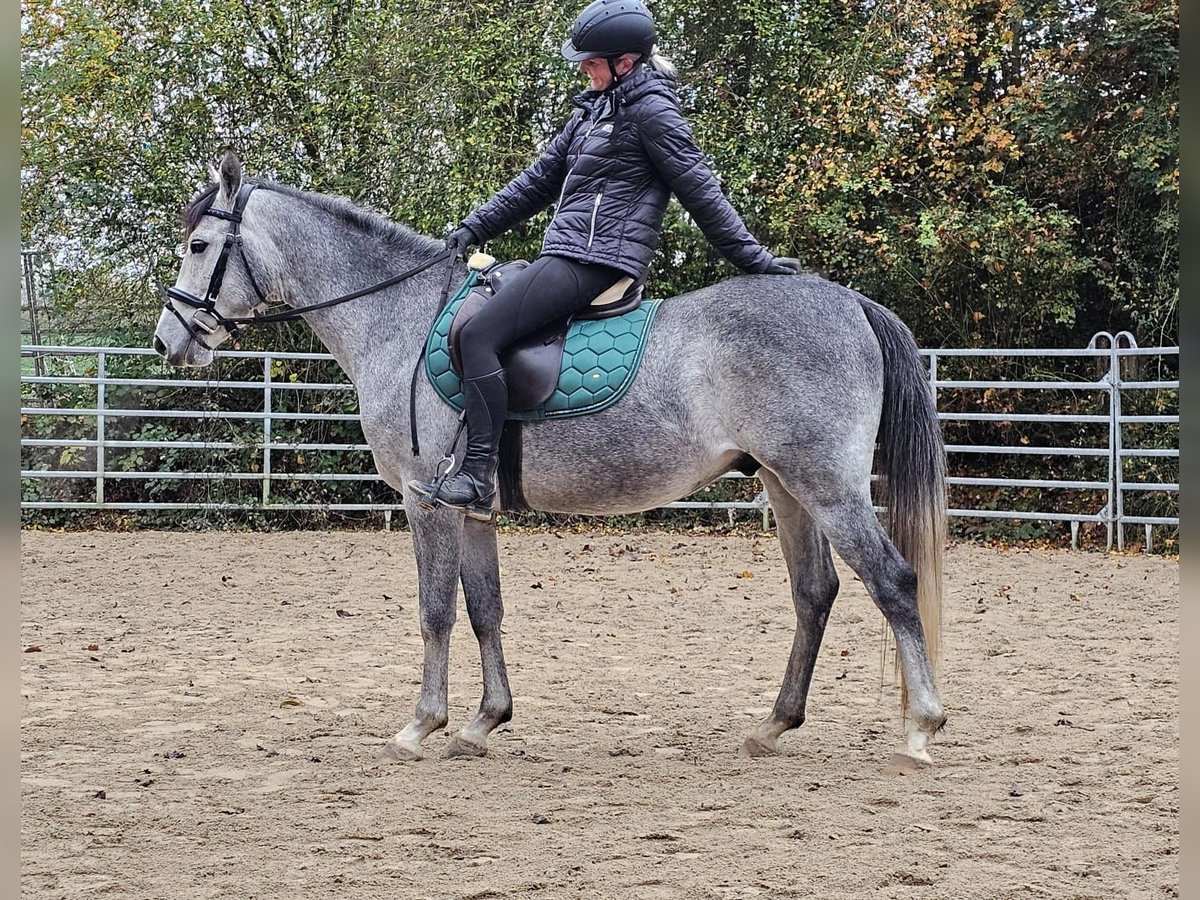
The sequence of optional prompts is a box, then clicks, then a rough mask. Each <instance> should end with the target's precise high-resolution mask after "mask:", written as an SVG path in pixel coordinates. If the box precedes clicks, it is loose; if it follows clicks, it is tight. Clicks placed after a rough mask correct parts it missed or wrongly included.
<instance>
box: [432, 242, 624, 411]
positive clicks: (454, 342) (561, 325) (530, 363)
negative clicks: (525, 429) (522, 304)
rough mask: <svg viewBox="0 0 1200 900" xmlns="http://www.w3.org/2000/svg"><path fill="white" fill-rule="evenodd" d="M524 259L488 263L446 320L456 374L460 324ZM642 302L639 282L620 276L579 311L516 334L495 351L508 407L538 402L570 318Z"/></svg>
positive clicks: (552, 381) (553, 377)
mask: <svg viewBox="0 0 1200 900" xmlns="http://www.w3.org/2000/svg"><path fill="white" fill-rule="evenodd" d="M528 265H529V263H528V262H526V261H525V260H523V259H517V260H513V261H512V262H507V263H492V264H491V265H489V266H487V267H486V268H484V269H482V270H481V271H480V279H479V283H478V284H477V285H476V286H475V287H474V288H472V289H471V292H470V293H469V294H467V296H466V299H464V300H463V302H462V305H461V306H459V308H458V311H457V312H456V313H455V314H454V320H453V321H452V322H451V323H450V336H449V343H450V367H451V368H452V369H453V370H454V372H455V374H456V375H458V376H459V377H460V378H461V377H462V374H463V370H462V357H461V355H460V354H459V349H458V341H459V336H460V335H461V334H462V329H463V326H464V325H466V324H467V322H469V321H470V320H471V318H472V317H473V316H474V315H475V314H476V313H478V312H479V311H480V310H481V309H483V305H484V304H485V303H488V302H490V301H491V299H492V296H493V295H494V294H495V293H496V291H498V290H499V289H500V287H501V286H502V285H503V284H504V279H505V277H506V276H510V275H512V274H513V273H514V272H519V271H521V269H524V268H526V267H527V266H528ZM641 302H642V283H641V282H640V281H637V282H635V281H634V280H633V278H631V277H626V278H622V279H621V280H620V281H618V282H617V283H616V284H614V285H613V286H612V287H610V288H609V289H608V290H606V291H605V292H604V293H602V294H601V295H600V296H598V297H597V298H596V299H595V300H593V301H592V304H591V305H590V306H589V307H588V308H587V309H585V310H583V311H582V312H579V313H576V314H575V315H574V316H568V317H566V318H564V319H561V320H559V321H557V322H551V323H550V324H549V325H547V326H546V327H544V328H542V329H541V330H539V331H535V332H534V333H533V334H531V335H529V336H528V337H525V338H522V339H521V340H519V341H517V342H516V343H515V344H513V345H511V346H510V347H508V348H506V349H505V350H504V351H503V352H502V353H501V354H500V364H501V365H502V366H504V369H505V371H506V372H507V373H508V408H509V409H511V410H518V411H519V410H528V409H536V408H537V407H539V406H541V405H542V404H543V403H545V402H546V400H548V399H549V397H550V395H551V394H552V393H554V388H555V387H556V386H557V385H558V378H559V372H560V369H561V368H562V356H563V345H564V344H565V343H566V340H567V330H568V329H569V328H570V327H571V323H572V322H574V321H579V320H584V319H607V318H609V317H610V316H620V315H623V314H625V313H627V312H631V311H633V310H635V309H637V308H638V305H639V304H640V303H641Z"/></svg>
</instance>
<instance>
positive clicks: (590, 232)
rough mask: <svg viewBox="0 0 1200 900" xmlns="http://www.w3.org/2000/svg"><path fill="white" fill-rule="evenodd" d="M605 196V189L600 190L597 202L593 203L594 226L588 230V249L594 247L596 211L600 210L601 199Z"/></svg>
mask: <svg viewBox="0 0 1200 900" xmlns="http://www.w3.org/2000/svg"><path fill="white" fill-rule="evenodd" d="M603 197H604V191H599V192H597V194H596V202H595V203H593V204H592V227H591V228H590V229H589V230H588V242H587V245H588V249H589V250H591V249H592V241H594V240H595V239H596V213H598V212H600V201H601V199H603Z"/></svg>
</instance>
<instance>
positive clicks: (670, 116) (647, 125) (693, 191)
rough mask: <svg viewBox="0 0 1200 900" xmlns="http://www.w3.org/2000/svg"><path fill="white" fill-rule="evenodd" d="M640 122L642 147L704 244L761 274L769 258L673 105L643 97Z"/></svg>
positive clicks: (745, 267) (660, 99)
mask: <svg viewBox="0 0 1200 900" xmlns="http://www.w3.org/2000/svg"><path fill="white" fill-rule="evenodd" d="M643 104H644V108H643V109H642V110H639V111H640V112H641V113H642V117H641V121H640V133H641V138H642V146H643V148H644V149H645V151H646V155H647V156H648V157H649V158H650V160H651V162H653V163H654V165H655V168H657V169H658V171H659V173H660V174H661V175H662V177H663V179H664V180H665V181H666V182H667V186H668V187H670V189H671V192H672V193H673V194H674V195H675V196H676V197H678V198H679V202H680V203H682V204H683V208H684V209H686V210H687V211H688V212H689V213H690V214H691V216H692V218H693V219H695V221H696V224H697V225H699V226H700V230H701V231H703V232H704V236H705V237H706V238H708V240H709V242H710V243H711V244H712V245H713V246H714V247H716V248H717V250H718V251H719V252H720V253H721V255H722V256H724V257H725V258H726V259H727V260H729V262H730V263H732V264H733V265H735V266H737V267H738V268H739V269H741V270H742V271H743V272H763V271H766V269H767V267H768V266H770V264H771V260H772V258H773V257H772V256H771V254H770V252H768V251H767V249H766V248H765V247H763V246H762V244H760V243H759V242H758V241H757V240H755V238H754V235H752V234H751V233H750V232H749V230H748V229H747V228H746V225H745V223H744V222H743V221H742V217H741V216H739V215H738V214H737V210H735V209H734V208H733V206H732V204H730V202H729V200H728V199H726V197H725V195H724V194H723V193H721V185H720V184H719V183H718V181H717V179H716V176H715V175H714V174H713V171H712V169H711V168H710V166H709V164H708V160H707V159H706V158H705V156H704V153H703V152H701V150H700V148H699V147H697V146H696V141H695V140H694V139H693V138H692V130H691V128H690V127H688V123H687V120H686V119H684V117H683V113H682V112H680V110H679V107H678V106H677V105H676V104H675V103H674V102H673V101H671V100H669V99H667V98H666V97H661V96H657V97H647V98H646V99H645V100H643V101H642V103H639V104H638V106H643Z"/></svg>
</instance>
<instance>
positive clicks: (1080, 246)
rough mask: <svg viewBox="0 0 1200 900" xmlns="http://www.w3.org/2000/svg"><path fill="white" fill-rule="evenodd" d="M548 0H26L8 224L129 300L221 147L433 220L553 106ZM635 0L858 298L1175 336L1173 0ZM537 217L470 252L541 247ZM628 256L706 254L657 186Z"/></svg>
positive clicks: (139, 303) (742, 164)
mask: <svg viewBox="0 0 1200 900" xmlns="http://www.w3.org/2000/svg"><path fill="white" fill-rule="evenodd" d="M574 12H575V10H574V9H573V8H566V7H561V6H559V5H557V4H550V3H546V2H538V3H532V4H529V3H511V2H488V3H467V4H449V3H443V2H437V0H416V2H411V3H404V4H393V3H385V2H379V0H376V2H368V3H355V2H350V0H303V2H298V3H288V4H279V3H276V2H273V0H267V2H262V3H250V2H249V0H216V2H213V3H207V4H193V3H187V4H185V3H182V2H179V0H166V2H162V3H155V4H141V3H130V2H110V3H105V4H101V5H96V4H93V3H85V2H82V0H31V2H29V3H26V4H24V5H23V20H22V24H23V31H22V44H23V54H24V55H23V65H22V92H23V112H22V137H23V149H24V160H23V163H24V166H23V169H22V235H23V238H24V240H25V242H26V243H27V244H29V245H33V246H37V247H45V248H50V249H52V250H54V251H55V252H56V254H57V255H58V256H59V258H60V262H61V263H62V265H60V267H59V269H58V272H59V275H58V277H57V279H56V281H57V283H56V285H55V286H54V287H55V288H56V290H55V303H56V308H61V309H62V310H63V314H64V315H66V316H68V317H70V316H71V315H75V314H76V313H77V311H78V309H80V308H83V309H86V310H88V311H91V312H92V313H94V314H96V315H98V316H99V315H101V314H107V315H108V316H110V317H111V316H114V315H120V316H123V317H126V320H128V319H129V318H131V317H140V318H141V319H142V320H143V321H144V322H145V323H146V324H147V326H148V325H149V323H150V322H151V321H153V318H154V315H153V311H154V301H153V297H152V295H151V294H150V292H149V291H147V290H145V286H146V284H147V280H148V279H149V278H151V277H152V276H156V277H158V278H161V279H162V280H164V281H170V280H171V279H172V275H173V269H174V260H173V259H172V258H171V257H170V256H169V251H170V250H171V249H172V248H173V247H174V246H175V244H176V243H177V241H178V231H177V224H176V223H177V216H178V212H179V209H180V207H181V205H182V204H183V202H184V201H186V200H187V199H188V198H189V197H190V196H191V194H192V193H193V192H194V191H195V190H196V189H197V188H198V187H199V186H200V185H201V184H202V183H203V182H204V180H205V167H206V166H207V165H208V164H211V163H212V162H213V161H215V159H216V158H217V156H218V155H219V152H220V151H221V149H222V148H223V147H224V146H227V145H229V146H233V147H235V148H236V149H237V150H238V151H239V153H241V154H242V155H243V157H244V159H245V160H246V161H247V164H248V166H249V168H250V170H251V171H252V172H254V173H256V174H259V175H264V176H268V177H273V178H276V179H278V180H280V181H284V182H288V183H291V184H296V185H298V186H301V187H305V188H311V189H314V190H318V191H326V192H334V193H341V194H345V195H348V196H350V197H351V198H353V199H355V200H357V201H359V202H361V203H364V204H366V205H369V206H372V207H375V208H378V209H380V210H382V211H384V212H385V213H387V214H389V215H391V216H392V217H394V218H396V219H398V220H401V221H404V222H406V223H408V224H410V225H412V226H413V227H415V228H416V229H418V230H420V231H423V232H426V233H434V234H437V233H441V232H442V231H443V230H444V229H445V228H446V227H447V226H448V225H450V224H452V223H455V222H457V221H459V220H460V219H461V218H462V217H463V216H465V215H466V214H467V213H468V212H470V210H471V209H472V208H473V207H474V206H475V205H476V204H478V203H480V202H481V201H483V200H485V199H486V198H487V197H488V196H490V194H491V193H492V192H493V191H495V190H496V189H498V188H499V187H500V186H501V185H502V184H503V183H504V182H505V181H507V180H508V179H509V178H511V177H512V176H513V175H515V174H516V173H517V172H518V171H519V170H520V169H521V168H522V167H523V166H524V165H526V164H527V163H528V162H529V161H530V160H531V159H532V158H533V157H534V156H535V155H536V153H537V152H538V149H539V148H540V147H541V146H542V145H543V144H544V143H545V141H546V140H547V139H548V138H549V136H550V135H551V134H553V133H554V131H555V130H556V129H557V128H558V127H559V125H560V124H561V123H562V121H563V120H565V118H566V117H567V116H568V115H569V112H570V106H569V104H568V102H567V100H568V98H569V96H570V95H571V94H572V93H573V92H575V91H576V90H578V89H579V88H580V87H581V79H580V76H578V74H577V73H574V72H573V71H572V70H571V68H570V67H569V66H568V65H567V64H566V63H565V62H564V61H562V60H561V59H560V58H559V57H558V56H557V46H558V43H559V42H560V40H561V36H562V34H563V33H564V32H565V29H566V26H567V23H568V22H569V20H570V17H571V16H572V15H573V14H574ZM655 12H656V14H657V16H658V19H659V21H660V35H661V37H660V43H661V44H662V45H663V49H664V51H665V52H667V53H668V54H669V55H671V56H672V57H674V59H675V60H676V62H677V63H678V64H679V67H680V70H681V72H682V75H683V82H684V88H683V96H684V102H685V105H686V107H687V109H688V112H689V114H690V116H691V118H692V121H693V124H694V130H695V133H696V136H697V139H698V140H699V142H700V144H701V146H702V147H703V148H704V149H705V150H706V151H707V152H708V153H709V155H710V156H711V157H712V159H713V162H714V166H715V168H716V170H717V172H718V173H719V175H720V177H721V178H722V180H723V183H724V185H725V187H726V189H727V190H728V193H729V195H730V196H731V198H732V199H733V201H734V203H735V205H736V206H737V207H738V208H739V209H740V210H741V211H742V213H743V214H744V216H745V218H746V219H747V221H748V223H749V224H750V226H751V228H752V230H754V231H755V232H756V233H757V234H758V235H760V236H761V237H762V239H763V240H764V241H766V242H767V243H768V244H769V245H770V246H772V247H773V248H775V249H776V250H777V251H778V252H786V253H790V254H796V255H800V256H801V257H802V258H804V259H805V260H806V262H807V263H808V264H809V265H811V266H812V267H814V268H817V269H818V270H821V271H825V272H827V273H829V274H830V275H831V276H832V277H834V278H836V279H838V280H840V281H843V282H846V283H851V284H853V285H855V286H856V287H859V288H860V289H862V290H863V291H864V292H866V293H868V294H870V295H873V296H875V297H877V298H878V299H880V300H881V301H883V302H884V303H886V304H888V305H889V306H891V307H892V308H894V309H896V310H897V311H898V312H899V313H901V315H902V316H904V318H905V319H906V320H907V321H908V322H910V323H911V325H912V326H913V328H914V330H915V331H916V332H917V335H918V337H919V338H920V339H921V340H923V341H924V342H925V343H927V344H931V345H932V344H951V345H963V344H969V343H975V344H981V345H1038V344H1041V345H1045V344H1051V343H1055V344H1059V343H1067V344H1071V343H1074V344H1079V343H1082V342H1084V341H1086V339H1087V338H1088V337H1089V336H1090V335H1091V333H1093V332H1094V331H1096V330H1099V329H1101V328H1103V329H1107V330H1110V331H1115V330H1118V329H1120V328H1126V327H1130V328H1133V329H1134V330H1135V331H1136V333H1137V334H1138V335H1139V337H1140V338H1141V339H1142V341H1143V343H1153V342H1158V341H1165V342H1170V341H1173V340H1175V339H1176V334H1177V304H1178V286H1177V272H1178V237H1177V231H1178V190H1179V169H1178V97H1177V93H1178V7H1177V5H1176V4H1175V3H1171V2H1168V3H1152V4H1147V3H1139V2H1135V0H1102V2H1099V3H1097V4H1095V5H1094V6H1080V5H1079V4H1077V3H1075V2H1073V0H1040V2H1038V0H988V2H985V3H980V2H976V0H918V2H915V3H914V2H907V0H906V2H904V3H901V2H899V0H864V2H851V0H814V2H811V3H805V4H802V5H800V6H796V7H787V6H784V7H780V6H779V5H778V4H769V3H765V2H762V0H733V2H730V3H724V4H720V5H718V6H715V7H714V6H712V5H707V6H705V5H700V6H697V5H696V4H691V3H681V2H679V0H659V2H658V3H657V4H656V5H655ZM546 221H547V217H546V215H545V214H543V215H542V216H540V217H538V218H537V219H536V220H534V221H533V222H531V223H529V224H528V225H527V226H525V227H523V228H519V229H517V230H516V231H515V232H514V233H512V234H511V235H509V236H507V237H506V238H504V239H502V240H500V241H497V242H496V247H495V248H493V249H494V250H495V251H497V252H498V253H500V254H502V255H523V256H526V257H530V256H532V255H534V254H536V252H537V249H538V246H539V244H540V238H541V234H542V232H543V230H544V228H545V225H546ZM652 274H653V277H652V282H651V285H650V288H651V292H652V293H653V294H656V295H659V296H666V295H670V294H674V293H677V292H680V291H683V290H688V289H694V288H696V287H698V286H700V285H702V284H704V283H708V282H711V281H712V280H714V279H717V278H719V277H722V276H724V275H728V274H730V270H729V268H728V267H727V266H726V264H725V263H723V262H722V261H721V260H720V259H719V258H718V257H717V256H716V255H715V254H714V253H713V251H712V250H711V249H710V248H708V247H707V245H706V243H705V241H704V239H703V236H702V235H700V234H699V232H698V231H697V230H696V229H695V227H694V226H693V225H691V224H690V222H689V221H688V219H687V217H686V216H684V215H682V211H681V210H680V209H678V207H675V208H674V209H673V211H672V212H671V214H670V215H669V216H668V219H667V224H666V228H665V232H664V236H663V248H662V253H661V256H660V261H659V264H658V265H657V266H655V268H654V270H653V273H652ZM122 281H123V282H124V284H125V285H126V288H125V289H123V290H122V289H119V288H117V287H116V285H117V284H118V283H119V282H122ZM135 294H136V297H134V296H133V295H135ZM71 298H74V299H71ZM276 346H279V345H278V344H276Z"/></svg>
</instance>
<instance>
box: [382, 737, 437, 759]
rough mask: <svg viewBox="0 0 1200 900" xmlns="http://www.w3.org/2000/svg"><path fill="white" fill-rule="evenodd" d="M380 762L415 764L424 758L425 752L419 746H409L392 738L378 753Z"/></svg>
mask: <svg viewBox="0 0 1200 900" xmlns="http://www.w3.org/2000/svg"><path fill="white" fill-rule="evenodd" d="M378 758H379V761H380V762H389V763H393V762H416V761H417V760H418V759H424V758H425V751H424V750H422V749H421V745H420V744H410V743H407V742H401V741H398V740H396V739H395V738H392V739H391V740H390V741H388V742H387V743H386V744H384V745H383V749H382V750H380V751H379V757H378Z"/></svg>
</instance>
